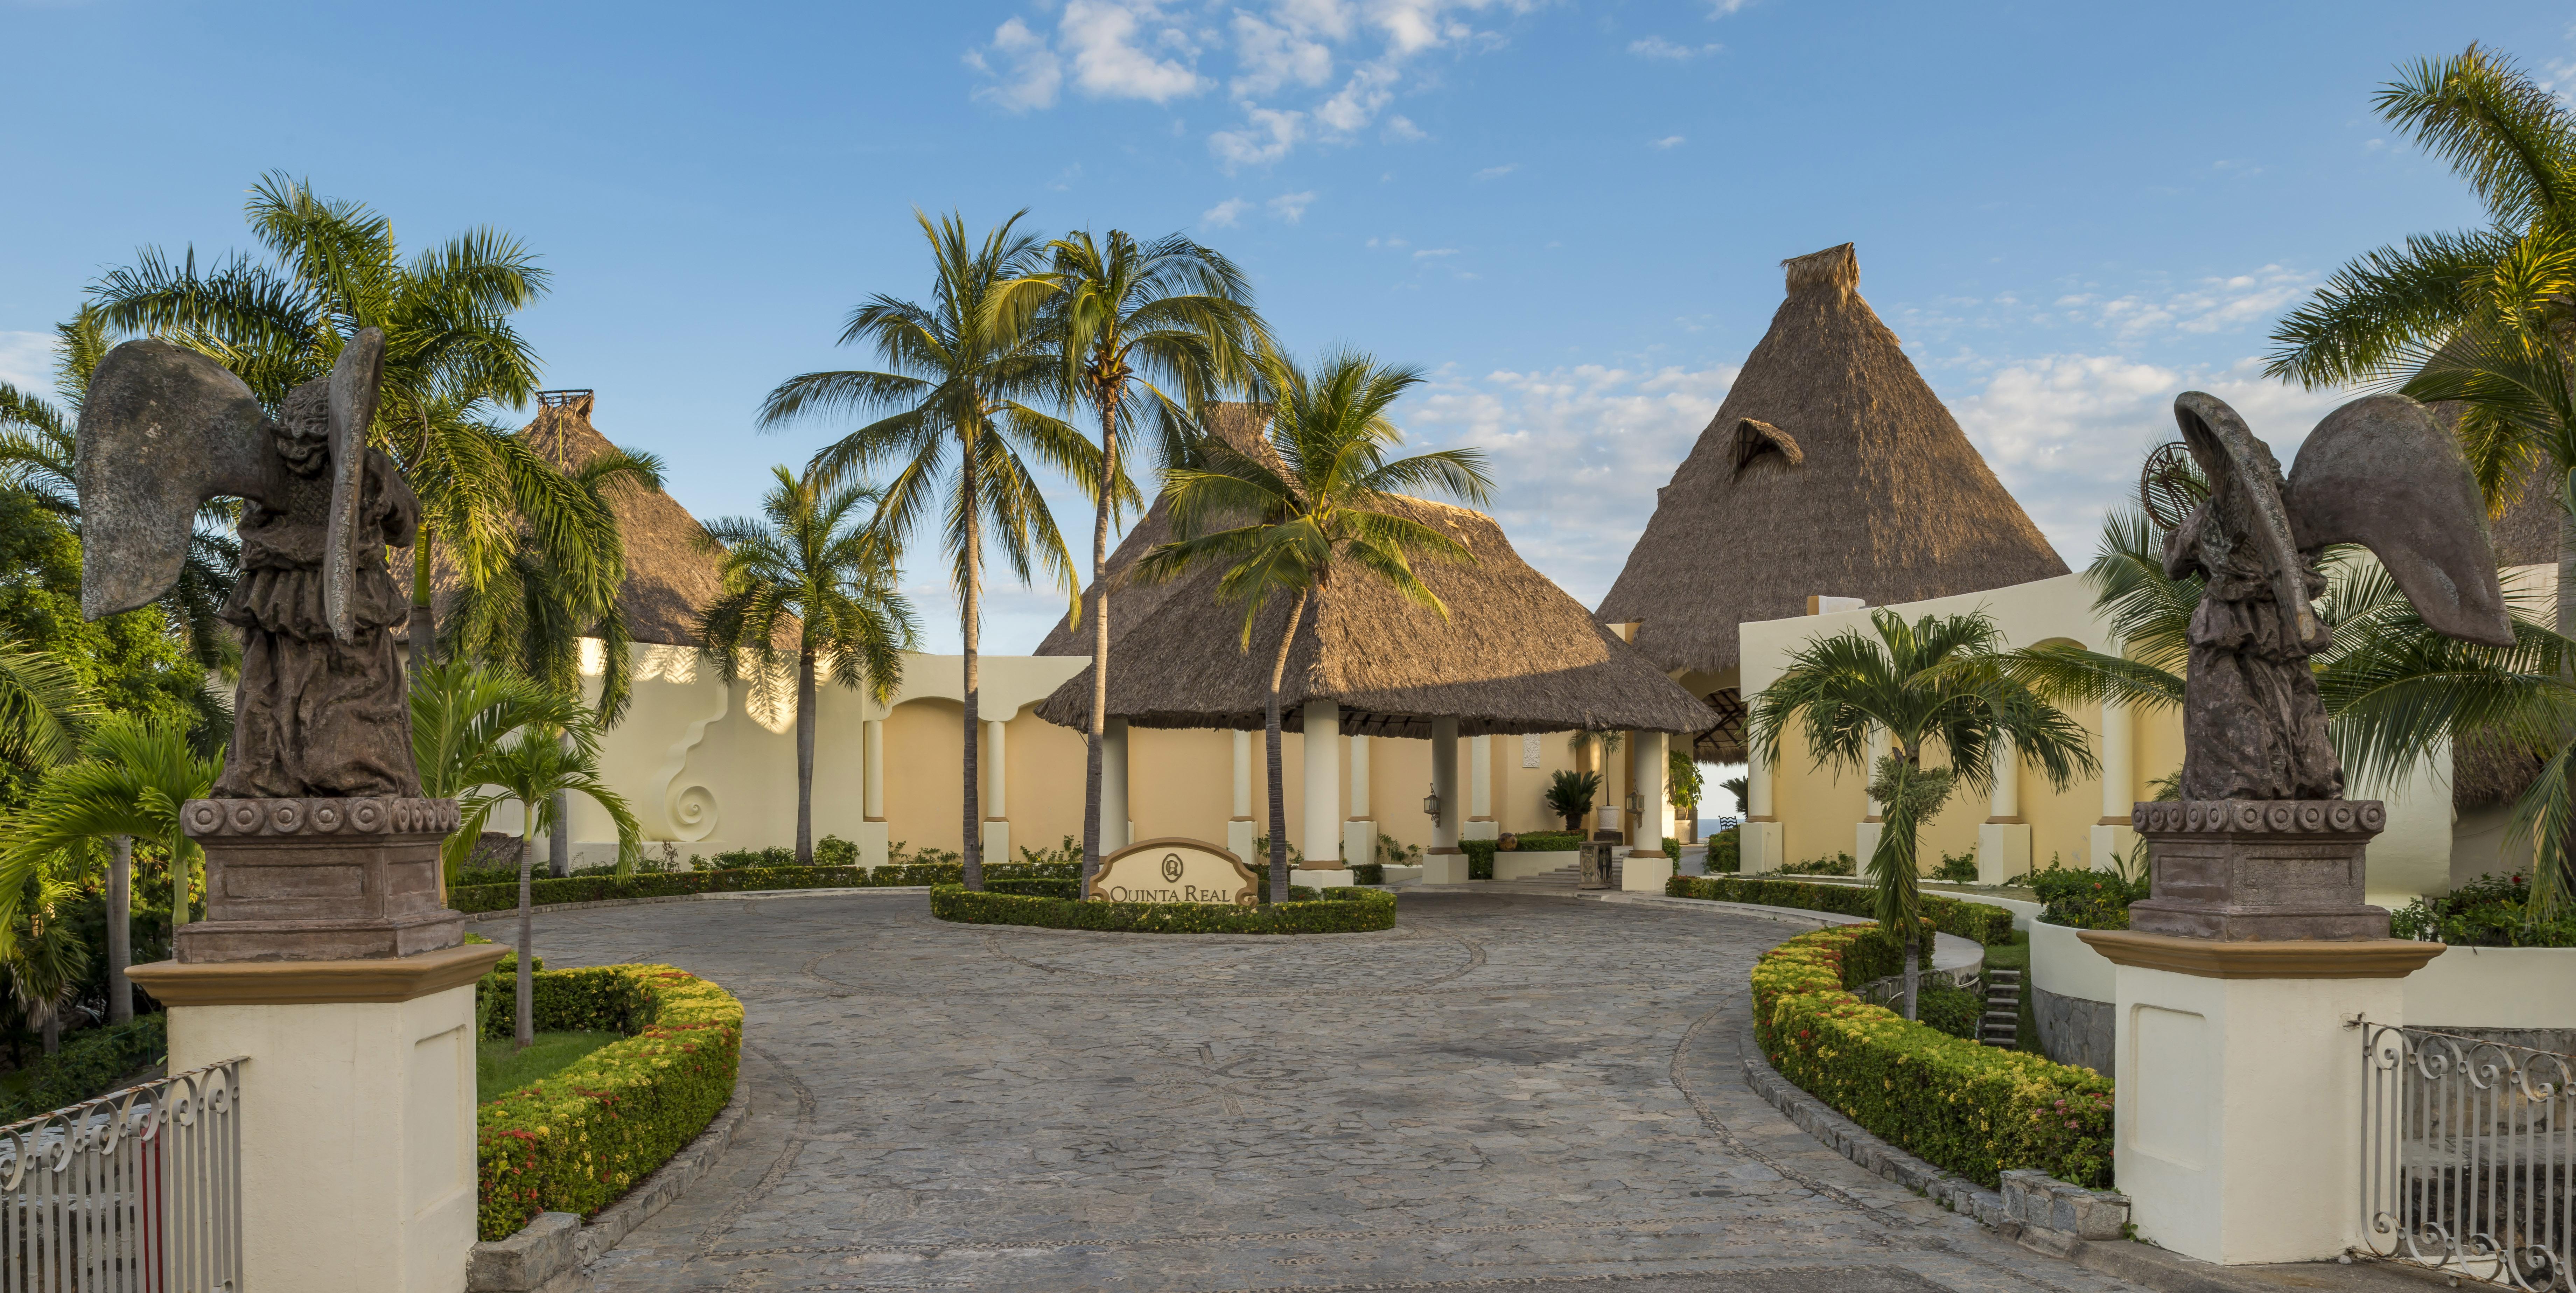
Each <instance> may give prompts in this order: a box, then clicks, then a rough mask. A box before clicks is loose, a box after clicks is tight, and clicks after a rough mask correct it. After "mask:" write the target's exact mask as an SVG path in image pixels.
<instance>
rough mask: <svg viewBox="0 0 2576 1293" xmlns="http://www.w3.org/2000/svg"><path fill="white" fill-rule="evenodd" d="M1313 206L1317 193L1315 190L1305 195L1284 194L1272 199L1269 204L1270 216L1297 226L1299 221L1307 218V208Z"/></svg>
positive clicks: (1307, 191)
mask: <svg viewBox="0 0 2576 1293" xmlns="http://www.w3.org/2000/svg"><path fill="white" fill-rule="evenodd" d="M1313 205H1315V191H1314V190H1313V189H1308V190H1306V191H1305V192H1303V193H1282V194H1280V195H1279V196H1277V197H1275V198H1272V199H1270V202H1269V206H1270V214H1272V215H1275V216H1277V217H1279V218H1280V219H1282V220H1285V221H1287V222H1288V223H1290V224H1295V223H1297V222H1298V221H1299V220H1302V219H1304V218H1305V217H1306V208H1308V207H1310V206H1313Z"/></svg>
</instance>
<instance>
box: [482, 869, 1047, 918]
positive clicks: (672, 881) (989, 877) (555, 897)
mask: <svg viewBox="0 0 2576 1293" xmlns="http://www.w3.org/2000/svg"><path fill="white" fill-rule="evenodd" d="M964 873H965V868H964V866H963V865H961V864H959V863H956V862H909V863H904V864H901V865H895V866H881V867H878V868H877V869H876V870H874V871H870V870H868V869H866V868H865V867H854V866H782V867H737V868H735V869H733V870H729V871H638V872H636V873H635V874H633V875H623V876H620V875H577V876H573V877H570V878H568V879H563V880H535V881H531V882H529V885H528V897H529V901H531V902H533V903H535V904H536V905H537V906H540V907H545V906H551V905H553V904H555V903H559V902H599V901H601V900H604V899H610V898H664V897H670V896H673V895H677V894H692V893H749V892H753V891H755V890H765V889H892V888H903V887H907V886H914V885H928V884H960V883H963V882H964V879H965V874H964ZM1080 874H1081V867H1080V865H1079V864H1077V863H1062V862H1040V863H1037V864H1035V865H1031V864H1029V863H1025V862H987V863H985V864H984V879H985V880H986V882H988V883H989V882H991V881H995V880H1028V879H1073V878H1075V877H1077V876H1079V875H1080ZM447 905H448V906H450V907H453V908H455V909H456V910H458V911H462V912H468V913H471V912H480V911H511V910H514V909H516V908H517V907H518V905H519V885H518V882H517V881H515V880H514V881H512V882H510V883H509V884H481V885H457V886H454V887H451V888H450V889H449V890H448V891H447Z"/></svg>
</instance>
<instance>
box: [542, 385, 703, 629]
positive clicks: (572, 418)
mask: <svg viewBox="0 0 2576 1293" xmlns="http://www.w3.org/2000/svg"><path fill="white" fill-rule="evenodd" d="M593 400H594V397H593V396H592V394H591V392H589V391H567V392H563V393H562V394H561V395H560V396H559V397H557V398H550V399H548V400H546V401H545V403H544V406H543V407H541V408H540V409H538V411H537V416H536V420H535V421H532V422H530V423H528V425H527V427H526V428H525V429H524V430H522V431H520V432H519V438H520V439H522V440H525V441H526V442H527V443H528V447H529V448H531V449H533V450H535V451H536V452H537V454H538V455H540V456H541V457H543V458H545V460H546V461H548V462H551V463H553V464H555V465H556V466H557V467H561V468H564V469H566V470H570V469H573V468H577V467H581V466H584V465H586V464H588V463H590V462H592V461H593V460H595V459H598V458H599V457H601V456H603V455H606V454H610V453H615V452H617V446H616V445H614V444H611V443H609V440H608V437H607V436H604V435H601V434H600V433H599V430H598V428H596V427H594V426H592V425H591V424H590V412H591V408H592V405H593ZM609 505H610V507H611V508H612V509H613V510H614V511H615V512H616V513H617V535H618V538H619V540H620V541H621V542H622V543H623V544H624V545H625V548H626V587H625V589H624V593H623V601H624V605H625V609H626V625H627V629H628V631H629V632H631V633H632V634H633V635H634V638H635V640H636V641H638V642H658V643H663V644H665V645H669V646H696V645H697V644H698V616H699V615H700V614H701V613H702V612H704V611H705V610H706V608H707V607H708V606H709V605H711V604H713V603H714V601H715V599H716V598H717V597H718V596H719V595H720V594H722V592H723V591H724V586H723V581H722V579H721V578H720V577H719V576H718V575H717V573H716V572H717V564H716V559H715V558H714V557H712V556H710V555H708V554H707V553H705V552H704V551H701V550H700V549H699V547H698V539H699V536H701V535H703V534H705V533H706V527H704V526H702V525H700V524H698V518H696V517H694V516H691V515H690V514H689V509H687V508H685V507H682V506H680V503H679V500H677V499H675V498H672V497H671V496H670V495H669V494H666V493H664V492H662V491H661V490H658V489H621V490H616V491H612V492H611V493H610V495H609Z"/></svg>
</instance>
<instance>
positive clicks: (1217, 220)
mask: <svg viewBox="0 0 2576 1293" xmlns="http://www.w3.org/2000/svg"><path fill="white" fill-rule="evenodd" d="M1251 209H1252V204H1251V203H1249V202H1246V201H1244V200H1243V199H1241V198H1227V199H1226V200H1225V201H1223V202H1219V203H1217V204H1216V205H1215V206H1212V207H1209V208H1208V209H1207V210H1205V211H1202V212H1200V213H1199V223H1200V224H1203V225H1206V226H1208V227H1209V228H1211V229H1230V228H1232V227H1234V222H1235V221H1236V220H1237V219H1238V218H1240V217H1241V216H1242V215H1243V213H1244V212H1246V211H1249V210H1251Z"/></svg>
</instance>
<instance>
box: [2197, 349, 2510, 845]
mask: <svg viewBox="0 0 2576 1293" xmlns="http://www.w3.org/2000/svg"><path fill="white" fill-rule="evenodd" d="M2174 420H2175V421H2177V422H2179V423H2181V425H2182V438H2183V444H2184V445H2185V447H2187V448H2188V449H2189V451H2190V453H2191V456H2192V459H2193V460H2194V461H2195V462H2196V463H2198V464H2199V467H2200V471H2201V474H2202V476H2203V477H2204V478H2205V479H2206V480H2207V481H2208V483H2209V494H2208V497H2207V498H2205V499H2203V500H2201V501H2200V503H2199V504H2198V505H2197V506H2196V507H2194V508H2192V510H2191V511H2190V513H2189V514H2188V515H2187V516H2185V517H2184V518H2183V519H2182V523H2181V524H2179V525H2177V526H2175V527H2173V529H2172V530H2171V531H2170V532H2169V533H2168V534H2167V536H2166V539H2165V554H2164V561H2165V573H2166V575H2167V576H2168V577H2171V578H2175V579H2180V578H2183V577H2184V576H2186V575H2191V574H2200V575H2203V576H2205V577H2206V578H2207V580H2208V584H2207V586H2206V588H2205V589H2204V590H2203V591H2202V593H2201V597H2200V605H2199V606H2198V607H2197V608H2195V609H2194V610H2193V612H2192V617H2191V628H2190V642H2191V664H2190V672H2189V674H2188V676H2187V678H2186V680H2185V682H2184V685H2183V766H2182V798H2183V799H2185V800H2212V799H2240V800H2294V799H2308V800H2314V799H2340V798H2342V797H2343V767H2342V764H2341V762H2340V761H2339V760H2338V759H2337V758H2336V757H2335V752H2334V747H2333V746H2332V745H2330V744H2328V743H2327V740H2326V716H2325V708H2324V705H2323V704H2322V703H2321V702H2320V701H2319V699H2318V696H2317V682H2316V675H2315V674H2314V673H2313V672H2311V670H2310V668H2309V665H2308V657H2309V656H2310V655H2311V654H2314V653H2315V652H2317V651H2320V650H2322V649H2324V647H2325V645H2326V638H2327V635H2326V630H2325V628H2324V626H2322V625H2321V624H2319V622H2318V620H2317V615H2316V609H2315V607H2314V606H2313V605H2312V603H2313V602H2314V601H2315V599H2316V598H2317V597H2318V595H2320V594H2321V593H2323V592H2324V591H2325V586H2326V585H2325V576H2324V575H2323V574H2322V573H2320V571H2319V570H2318V566H2317V562H2318V555H2319V551H2320V549H2323V548H2324V547H2325V546H2326V545H2328V544H2335V543H2357V544H2360V545H2362V546H2363V547H2366V548H2368V549H2370V550H2371V551H2372V552H2373V553H2375V554H2377V555H2378V557H2379V560H2380V562H2381V563H2382V564H2383V565H2385V566H2386V567H2387V568H2388V573H2389V574H2390V575H2391V576H2392V577H2393V578H2394V579H2395V580H2396V582H2397V587H2398V589H2399V591H2401V592H2403V593H2404V594H2405V595H2406V599H2407V600H2408V601H2409V602H2411V603H2413V604H2414V606H2415V609H2416V611H2417V613H2419V614H2420V615H2422V616H2423V618H2424V622H2425V623H2426V624H2428V625H2430V626H2432V628H2433V629H2434V630H2435V631H2437V632H2440V633H2443V634H2445V635H2447V636H2450V637H2454V638H2458V639H2460V640H2462V641H2466V642H2480V643H2485V644H2487V645H2490V646H2510V645H2512V643H2513V640H2514V637H2513V623H2512V620H2511V618H2510V617H2509V616H2507V615H2506V613H2505V606H2504V594H2503V592H2502V590H2501V589H2500V588H2499V587H2498V585H2497V583H2496V572H2495V553H2494V549H2493V546H2492V544H2491V542H2490V540H2489V538H2488V534H2487V518H2486V507H2485V504H2484V501H2483V499H2482V498H2481V496H2480V494H2479V492H2478V486H2477V481H2476V479H2475V478H2474V477H2473V476H2472V475H2471V474H2470V472H2469V465H2468V462H2467V460H2466V459H2465V458H2463V457H2462V456H2461V453H2460V447H2459V443H2458V441H2456V440H2455V439H2454V438H2453V437H2452V436H2451V435H2450V433H2449V432H2446V431H2444V430H2443V429H2442V427H2441V424H2440V423H2438V422H2436V421H2434V419H2433V415H2432V414H2431V412H2429V411H2428V410H2426V409H2425V407H2424V406H2423V405H2421V404H2418V403H2416V402H2415V401H2414V400H2411V399H2408V398H2407V397H2405V396H2403V395H2375V396H2371V397H2369V398H2367V399H2359V400H2354V401H2353V402H2352V403H2349V404H2346V405H2344V406H2343V407H2341V408H2339V409H2336V410H2335V411H2334V412H2333V413H2331V414H2328V415H2327V417H2326V419H2325V421H2323V422H2320V423H2318V424H2317V427H2316V430H2314V431H2312V432H2310V433H2309V434H2308V439H2307V442H2306V443H2305V444H2304V445H2302V446H2301V447H2300V450H2299V455H2298V461H2297V464H2296V465H2295V466H2294V467H2293V468H2292V469H2291V471H2290V474H2289V477H2288V479H2287V480H2284V479H2283V477H2282V475H2281V465H2280V463H2279V461H2278V460H2276V459H2274V458H2273V456H2272V451H2271V449H2270V448H2269V447H2268V446H2266V445H2265V444H2264V443H2263V442H2262V441H2261V440H2258V439H2256V438H2255V437H2254V433H2253V432H2252V431H2251V430H2250V429H2248V428H2247V427H2246V425H2245V420H2244V419H2243V418H2240V417H2238V416H2237V415H2236V410H2234V409H2232V408H2229V407H2228V406H2227V402H2226V401H2225V400H2222V399H2219V398H2218V397H2217V396H2215V395H2209V394H2205V393H2203V392H2200V391H2186V392H2184V393H2183V394H2182V395H2181V396H2179V397H2177V398H2176V399H2175V400H2174ZM2149 506H2150V509H2151V510H2154V501H2153V500H2150V502H2149Z"/></svg>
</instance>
